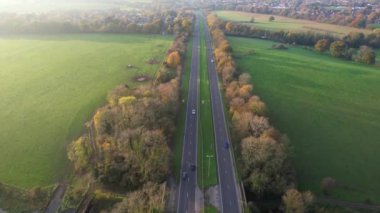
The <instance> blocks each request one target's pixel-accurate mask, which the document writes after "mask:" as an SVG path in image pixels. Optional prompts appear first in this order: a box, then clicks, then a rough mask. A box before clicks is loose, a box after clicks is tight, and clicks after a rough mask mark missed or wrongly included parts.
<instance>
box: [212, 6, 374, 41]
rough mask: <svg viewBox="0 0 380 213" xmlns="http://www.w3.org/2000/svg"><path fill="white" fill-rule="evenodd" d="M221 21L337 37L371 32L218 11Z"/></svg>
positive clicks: (278, 17)
mask: <svg viewBox="0 0 380 213" xmlns="http://www.w3.org/2000/svg"><path fill="white" fill-rule="evenodd" d="M215 13H216V14H217V15H218V16H219V17H220V18H221V19H224V20H230V21H236V22H242V23H246V24H248V25H251V26H254V27H257V28H262V29H268V30H274V31H279V30H290V31H295V32H296V31H303V32H306V31H315V32H318V33H330V34H334V35H336V36H344V35H346V34H347V33H349V32H363V33H370V32H371V30H366V29H358V28H353V27H346V26H339V25H333V24H324V23H318V22H314V21H309V20H302V19H293V18H287V17H283V16H274V17H275V20H274V21H269V17H270V16H271V15H265V14H258V13H245V12H237V11H216V12H215ZM252 17H254V18H255V23H250V20H251V18H252Z"/></svg>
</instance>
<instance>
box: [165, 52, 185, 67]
mask: <svg viewBox="0 0 380 213" xmlns="http://www.w3.org/2000/svg"><path fill="white" fill-rule="evenodd" d="M180 62H181V56H180V55H179V52H178V51H173V52H171V53H170V54H169V56H168V58H167V59H166V63H167V65H168V66H169V67H172V68H177V66H178V65H179V63H180Z"/></svg>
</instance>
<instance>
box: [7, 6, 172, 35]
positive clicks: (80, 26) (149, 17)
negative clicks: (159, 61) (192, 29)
mask: <svg viewBox="0 0 380 213" xmlns="http://www.w3.org/2000/svg"><path fill="white" fill-rule="evenodd" d="M176 17H177V11H175V10H162V11H149V10H144V11H141V12H140V11H122V10H110V11H107V10H105V11H78V12H47V13H42V14H10V13H2V14H1V19H0V34H22V33H28V34H30V33H35V34H39V33H150V34H158V33H170V34H173V33H174V31H176V30H178V29H176V27H177V26H176V25H175V22H176V21H177V20H176Z"/></svg>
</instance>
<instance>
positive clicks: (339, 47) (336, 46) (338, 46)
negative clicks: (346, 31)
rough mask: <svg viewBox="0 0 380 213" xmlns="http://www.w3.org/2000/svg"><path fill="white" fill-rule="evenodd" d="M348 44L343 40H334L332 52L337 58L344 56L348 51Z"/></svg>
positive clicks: (331, 46)
mask: <svg viewBox="0 0 380 213" xmlns="http://www.w3.org/2000/svg"><path fill="white" fill-rule="evenodd" d="M346 48H347V46H346V44H345V43H344V42H343V41H334V42H333V43H331V45H330V53H331V55H332V56H334V57H336V58H343V57H344V56H345V52H346Z"/></svg>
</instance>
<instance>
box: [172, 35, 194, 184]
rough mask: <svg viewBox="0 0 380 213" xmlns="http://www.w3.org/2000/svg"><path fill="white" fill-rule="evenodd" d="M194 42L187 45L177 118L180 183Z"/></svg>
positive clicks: (176, 160) (176, 159)
mask: <svg viewBox="0 0 380 213" xmlns="http://www.w3.org/2000/svg"><path fill="white" fill-rule="evenodd" d="M192 47H193V43H192V40H190V41H189V43H188V44H187V52H186V62H185V70H184V72H183V75H182V82H181V99H182V101H181V105H180V108H179V116H178V118H177V131H176V134H175V143H174V162H173V164H174V173H175V174H176V175H175V177H176V180H177V181H179V177H180V172H181V162H182V149H183V148H182V147H183V139H184V138H183V137H184V133H185V122H186V107H187V98H188V93H189V80H190V71H191V58H192V50H193V48H192Z"/></svg>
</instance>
